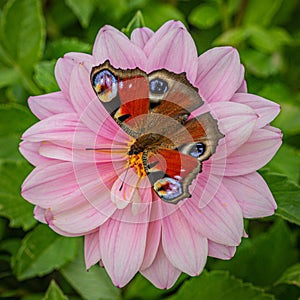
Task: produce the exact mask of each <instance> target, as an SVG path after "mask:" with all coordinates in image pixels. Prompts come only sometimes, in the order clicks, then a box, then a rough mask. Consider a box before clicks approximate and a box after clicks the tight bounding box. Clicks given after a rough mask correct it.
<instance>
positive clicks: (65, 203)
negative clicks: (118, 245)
mask: <svg viewBox="0 0 300 300" xmlns="http://www.w3.org/2000/svg"><path fill="white" fill-rule="evenodd" d="M104 171H105V169H104ZM99 172H100V171H99V170H98V169H97V168H95V166H94V165H89V164H86V165H84V164H80V165H74V164H73V163H68V162H67V163H52V164H49V165H41V166H38V167H37V168H35V169H34V170H33V171H32V172H31V173H30V175H29V176H28V177H27V178H26V180H25V181H24V183H23V186H22V195H23V197H24V198H25V199H27V200H28V201H29V202H31V203H33V204H36V205H38V206H40V207H42V208H44V209H48V210H50V211H51V218H48V219H47V222H48V224H49V226H54V227H56V228H59V229H60V230H63V231H65V232H68V233H71V234H77V233H84V232H88V231H90V230H92V229H94V228H96V227H97V226H99V225H101V224H102V223H103V222H105V221H106V220H107V219H108V218H109V217H110V216H111V214H112V213H113V212H114V211H115V207H114V205H113V204H112V203H111V201H110V187H111V184H112V181H113V180H114V178H109V175H107V174H104V175H105V176H106V177H107V178H104V175H102V176H100V174H99Z"/></svg>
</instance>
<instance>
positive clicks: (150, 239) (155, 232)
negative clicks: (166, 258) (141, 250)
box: [141, 220, 161, 270]
mask: <svg viewBox="0 0 300 300" xmlns="http://www.w3.org/2000/svg"><path fill="white" fill-rule="evenodd" d="M160 241H161V221H160V220H158V221H154V222H150V223H149V227H148V233H147V240H146V250H145V255H144V260H143V264H142V266H141V270H144V269H147V268H149V267H150V265H152V263H153V261H154V259H155V257H156V255H158V251H159V250H158V248H159V245H160Z"/></svg>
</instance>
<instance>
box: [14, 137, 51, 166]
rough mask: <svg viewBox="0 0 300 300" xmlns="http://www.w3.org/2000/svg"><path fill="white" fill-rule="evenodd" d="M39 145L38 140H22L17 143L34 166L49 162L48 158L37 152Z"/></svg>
mask: <svg viewBox="0 0 300 300" xmlns="http://www.w3.org/2000/svg"><path fill="white" fill-rule="evenodd" d="M40 145H41V143H39V142H38V143H32V142H28V141H23V142H21V143H20V145H19V151H20V152H21V154H22V155H23V156H24V157H25V158H26V159H27V160H28V161H29V162H30V163H31V164H32V165H34V166H37V165H39V164H43V163H47V162H50V161H51V159H50V158H47V157H44V156H42V155H41V154H40V153H39V148H40Z"/></svg>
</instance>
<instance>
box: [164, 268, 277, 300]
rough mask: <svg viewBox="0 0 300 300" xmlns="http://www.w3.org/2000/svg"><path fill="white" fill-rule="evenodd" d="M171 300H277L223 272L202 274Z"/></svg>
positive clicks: (191, 280) (182, 288)
mask: <svg viewBox="0 0 300 300" xmlns="http://www.w3.org/2000/svg"><path fill="white" fill-rule="evenodd" d="M169 299H172V300H177V299H178V300H180V299H212V300H217V299H230V300H241V299H243V300H253V299H255V300H275V298H274V296H272V295H270V294H266V293H265V292H264V291H263V290H262V289H260V288H257V287H254V286H253V285H251V284H250V283H243V282H242V281H241V280H239V279H236V278H234V277H233V276H230V275H229V273H228V272H223V271H213V272H206V271H204V272H202V274H201V275H200V276H199V277H194V278H192V279H190V280H188V281H186V282H184V283H183V285H182V287H181V288H180V289H179V291H178V293H177V294H176V295H175V296H173V297H170V298H169Z"/></svg>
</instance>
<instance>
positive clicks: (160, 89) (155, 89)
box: [149, 78, 169, 95]
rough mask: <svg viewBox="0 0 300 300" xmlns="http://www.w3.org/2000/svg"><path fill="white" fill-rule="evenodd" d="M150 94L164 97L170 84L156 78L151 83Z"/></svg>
mask: <svg viewBox="0 0 300 300" xmlns="http://www.w3.org/2000/svg"><path fill="white" fill-rule="evenodd" d="M149 86H150V92H151V93H153V94H158V95H162V94H165V93H166V92H167V91H168V88H169V87H168V83H167V82H166V81H165V80H163V79H160V78H154V79H152V80H151V81H150V82H149Z"/></svg>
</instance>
